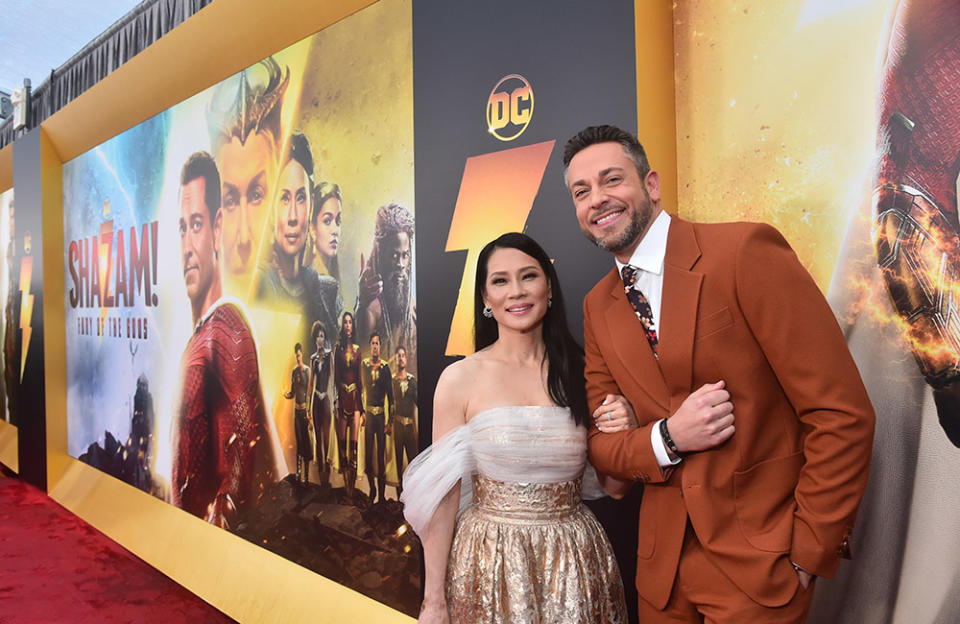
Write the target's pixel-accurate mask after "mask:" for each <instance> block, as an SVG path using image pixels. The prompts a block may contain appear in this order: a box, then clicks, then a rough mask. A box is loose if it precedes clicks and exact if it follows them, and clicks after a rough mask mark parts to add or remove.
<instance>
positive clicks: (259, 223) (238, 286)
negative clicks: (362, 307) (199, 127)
mask: <svg viewBox="0 0 960 624" xmlns="http://www.w3.org/2000/svg"><path fill="white" fill-rule="evenodd" d="M251 82H252V83H253V84H251ZM289 83H290V69H289V68H287V70H286V72H285V73H284V72H281V70H280V66H279V65H278V64H277V62H276V61H275V60H274V59H273V57H267V58H266V59H264V60H263V61H260V63H258V64H257V65H254V66H253V67H250V68H248V69H245V70H243V71H242V72H240V74H239V76H238V77H237V80H236V81H234V80H226V81H224V82H221V83H220V84H219V85H217V87H216V90H215V91H214V94H213V98H212V100H211V103H210V108H209V109H208V111H207V123H208V127H209V128H210V133H211V137H210V142H211V145H212V146H213V153H214V155H215V157H216V161H217V167H218V168H219V171H220V177H221V181H222V184H223V191H222V196H223V217H222V219H223V268H224V277H225V279H224V286H225V291H226V293H227V294H230V295H234V296H237V297H239V298H241V299H246V298H247V295H248V292H249V290H250V286H251V284H250V282H251V278H252V276H253V271H254V268H255V266H256V263H257V258H258V257H259V256H258V254H259V248H260V241H261V240H262V238H263V232H264V223H265V222H266V219H267V212H268V210H267V209H268V207H269V202H270V197H271V196H272V195H271V191H272V190H273V189H272V187H271V184H272V182H273V179H274V177H275V173H276V160H277V157H278V152H279V150H280V142H281V134H280V111H281V109H282V104H283V96H284V93H285V92H286V90H287V86H288V85H289Z"/></svg>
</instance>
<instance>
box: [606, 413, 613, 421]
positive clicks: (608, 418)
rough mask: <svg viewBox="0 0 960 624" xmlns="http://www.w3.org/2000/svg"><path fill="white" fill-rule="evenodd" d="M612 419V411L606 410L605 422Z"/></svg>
mask: <svg viewBox="0 0 960 624" xmlns="http://www.w3.org/2000/svg"><path fill="white" fill-rule="evenodd" d="M611 420H613V412H607V422H610V421H611Z"/></svg>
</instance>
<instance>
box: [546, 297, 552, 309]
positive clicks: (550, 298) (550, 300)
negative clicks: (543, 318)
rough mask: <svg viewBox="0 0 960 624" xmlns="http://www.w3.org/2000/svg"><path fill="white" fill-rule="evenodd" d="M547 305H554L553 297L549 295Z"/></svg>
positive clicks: (550, 306) (549, 306)
mask: <svg viewBox="0 0 960 624" xmlns="http://www.w3.org/2000/svg"><path fill="white" fill-rule="evenodd" d="M547 307H548V308H552V307H553V297H548V298H547Z"/></svg>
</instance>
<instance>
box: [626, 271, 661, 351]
mask: <svg viewBox="0 0 960 624" xmlns="http://www.w3.org/2000/svg"><path fill="white" fill-rule="evenodd" d="M639 273H640V270H639V269H638V268H637V267H635V266H631V265H629V264H628V265H625V266H624V267H623V272H622V273H621V275H622V277H623V291H624V293H626V295H627V300H628V301H629V302H630V305H632V306H633V311H634V312H636V313H637V318H638V319H640V324H641V325H643V331H644V333H646V334H647V342H649V343H650V348H651V349H653V355H654V357H657V344H658V343H659V340H658V339H657V330H656V329H654V328H653V310H651V309H650V302H649V301H647V298H646V297H644V296H643V293H642V292H640V289H638V288H637V287H636V283H637V275H638V274H639Z"/></svg>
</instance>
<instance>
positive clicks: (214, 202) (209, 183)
mask: <svg viewBox="0 0 960 624" xmlns="http://www.w3.org/2000/svg"><path fill="white" fill-rule="evenodd" d="M198 178H203V181H204V192H203V203H205V204H206V205H207V210H209V211H210V223H211V225H212V224H213V221H214V219H216V217H217V211H218V210H220V172H219V171H218V170H217V163H216V161H214V160H213V156H211V155H210V154H209V153H208V152H202V151H201V152H194V153H192V154H190V158H188V159H187V162H185V163H184V164H183V169H181V170H180V186H181V187H182V186H186V185H187V184H190V183H191V182H193V181H194V180H196V179H198Z"/></svg>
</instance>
